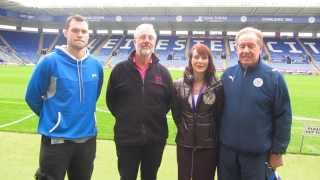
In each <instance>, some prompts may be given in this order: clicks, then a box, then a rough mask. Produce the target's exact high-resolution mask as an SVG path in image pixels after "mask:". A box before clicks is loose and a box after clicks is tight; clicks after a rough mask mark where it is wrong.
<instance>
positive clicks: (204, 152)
mask: <svg viewBox="0 0 320 180" xmlns="http://www.w3.org/2000/svg"><path fill="white" fill-rule="evenodd" d="M177 161H178V179H179V180H191V174H192V180H213V179H214V175H215V170H216V165H217V151H216V150H215V149H212V148H211V149H196V150H195V151H194V150H193V149H192V148H186V147H182V146H179V145H177Z"/></svg>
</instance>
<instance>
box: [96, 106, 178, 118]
mask: <svg viewBox="0 0 320 180" xmlns="http://www.w3.org/2000/svg"><path fill="white" fill-rule="evenodd" d="M96 109H97V111H98V112H105V113H108V114H111V112H110V111H108V110H104V109H102V108H96ZM167 118H170V119H172V116H169V115H167Z"/></svg>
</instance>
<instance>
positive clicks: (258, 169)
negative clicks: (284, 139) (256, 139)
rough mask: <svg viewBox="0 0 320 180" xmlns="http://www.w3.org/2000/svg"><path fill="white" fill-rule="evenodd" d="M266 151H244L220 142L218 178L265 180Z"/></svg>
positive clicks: (222, 179) (221, 179)
mask: <svg viewBox="0 0 320 180" xmlns="http://www.w3.org/2000/svg"><path fill="white" fill-rule="evenodd" d="M267 158H268V153H261V154H255V153H245V152H239V151H237V150H235V149H233V148H230V147H227V146H225V145H222V144H220V149H219V161H218V179H219V180H265V178H266V164H265V162H266V161H267Z"/></svg>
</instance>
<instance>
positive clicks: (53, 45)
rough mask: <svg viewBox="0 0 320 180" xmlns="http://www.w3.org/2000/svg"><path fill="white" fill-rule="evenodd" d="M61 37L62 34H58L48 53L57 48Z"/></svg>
mask: <svg viewBox="0 0 320 180" xmlns="http://www.w3.org/2000/svg"><path fill="white" fill-rule="evenodd" d="M60 36H62V34H61V33H59V34H57V36H56V37H55V38H54V40H53V42H52V43H51V45H50V47H49V48H48V52H51V51H52V49H53V48H54V47H55V46H56V44H57V43H58V41H59V39H60Z"/></svg>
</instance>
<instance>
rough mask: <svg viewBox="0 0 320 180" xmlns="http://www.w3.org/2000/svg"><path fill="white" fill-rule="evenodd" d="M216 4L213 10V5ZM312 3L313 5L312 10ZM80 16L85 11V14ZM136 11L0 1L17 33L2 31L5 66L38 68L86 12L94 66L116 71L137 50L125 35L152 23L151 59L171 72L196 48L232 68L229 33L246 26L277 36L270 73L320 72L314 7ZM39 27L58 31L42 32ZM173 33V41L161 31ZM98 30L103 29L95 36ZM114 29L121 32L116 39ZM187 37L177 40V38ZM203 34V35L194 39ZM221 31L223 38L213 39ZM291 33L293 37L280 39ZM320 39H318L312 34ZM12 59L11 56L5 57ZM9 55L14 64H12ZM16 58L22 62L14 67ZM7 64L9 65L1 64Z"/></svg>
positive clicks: (269, 53) (272, 40) (270, 47)
mask: <svg viewBox="0 0 320 180" xmlns="http://www.w3.org/2000/svg"><path fill="white" fill-rule="evenodd" d="M211 4H214V3H211ZM311 4H312V3H311ZM83 10H85V11H83ZM145 10H146V9H145V8H137V7H135V6H134V5H133V4H130V5H129V6H128V7H126V8H114V7H97V8H94V7H92V8H80V7H76V8H68V10H64V9H61V8H57V9H50V8H45V9H42V8H28V7H26V6H23V5H21V4H18V3H12V2H9V1H7V0H5V1H3V2H0V20H1V22H3V23H4V24H5V23H8V24H11V25H12V24H14V25H15V26H16V29H17V30H0V39H1V37H3V38H2V39H4V40H1V42H2V43H1V44H0V46H1V56H2V59H14V58H13V57H14V56H16V57H17V58H15V59H16V60H11V62H17V63H21V62H22V61H23V63H37V61H38V59H39V57H40V56H41V55H43V54H46V53H47V52H50V51H52V49H53V48H54V47H55V46H57V45H62V44H65V39H64V37H63V34H62V28H63V22H64V20H65V18H66V17H67V16H68V15H69V14H77V13H81V14H83V12H85V13H84V14H83V15H85V16H87V17H88V20H89V23H90V27H91V28H93V29H91V33H90V40H89V44H88V47H89V50H90V51H91V53H93V54H94V55H95V56H97V57H98V59H99V61H100V62H101V63H102V64H104V65H107V66H114V65H116V64H117V63H119V62H121V61H123V60H125V59H126V58H127V57H128V54H129V53H130V52H131V51H132V50H133V49H134V47H133V40H132V39H133V37H132V34H129V33H128V31H130V30H132V29H134V28H135V27H136V25H137V24H140V23H152V24H154V25H155V27H156V29H157V30H158V32H159V34H158V40H157V44H156V52H155V53H156V54H157V55H158V56H159V57H160V59H161V63H162V64H164V65H165V66H168V67H175V68H181V67H184V66H185V65H186V63H187V61H186V59H187V56H188V53H189V50H190V48H191V47H192V45H194V44H195V43H204V44H206V45H207V46H208V47H209V48H210V49H211V51H212V53H213V56H214V63H215V65H216V68H217V69H218V70H219V71H223V70H224V69H225V68H227V67H229V66H232V65H234V64H236V63H237V55H236V52H235V47H234V44H235V41H234V34H233V35H229V34H228V32H237V31H238V30H239V29H241V28H243V27H245V26H254V27H258V28H259V29H261V30H262V31H265V32H274V35H273V36H272V37H267V38H265V42H264V43H265V48H264V49H263V52H262V57H261V58H262V59H263V60H264V61H265V62H266V63H269V64H270V65H271V66H273V67H274V68H276V69H278V70H280V71H283V72H289V73H308V74H309V73H314V72H318V73H320V68H319V66H320V40H319V29H320V28H319V24H320V16H319V15H320V13H319V12H320V11H319V7H318V6H313V5H310V6H306V7H300V6H298V5H295V6H292V7H291V6H290V8H288V7H286V6H285V5H284V6H280V7H278V6H276V5H270V6H267V7H264V8H259V7H256V6H251V5H250V3H249V4H248V6H243V5H241V6H234V7H233V6H232V7H229V6H217V7H216V6H214V5H212V6H208V7H205V6H203V7H194V6H190V7H179V6H177V7H157V6H154V7H150V8H149V9H148V11H145ZM22 26H33V27H38V28H39V29H38V32H22V31H21V29H22ZM44 28H53V29H56V30H57V31H56V32H58V33H47V32H45V31H43V29H44ZM166 29H167V30H170V31H171V33H170V35H168V34H161V33H160V31H161V30H166ZM99 30H107V31H106V32H107V33H105V32H104V34H99V33H98V31H99ZM113 30H120V31H122V32H123V33H120V34H119V33H118V34H114V33H112V32H113ZM178 30H179V31H180V30H182V31H185V32H186V33H182V34H181V33H177V31H178ZM195 31H198V32H199V31H203V33H195ZM211 31H214V32H216V31H217V32H219V31H220V32H221V33H211ZM282 32H292V34H293V35H292V36H290V35H288V36H287V35H285V36H282V35H281V33H282ZM300 32H309V33H311V36H309V37H308V38H305V37H299V36H298V34H299V33H300ZM316 34H318V35H316ZM8 52H9V53H8ZM8 54H9V55H10V56H11V55H12V57H9V56H8ZM19 59H20V60H19ZM5 62H8V61H7V60H5Z"/></svg>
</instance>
